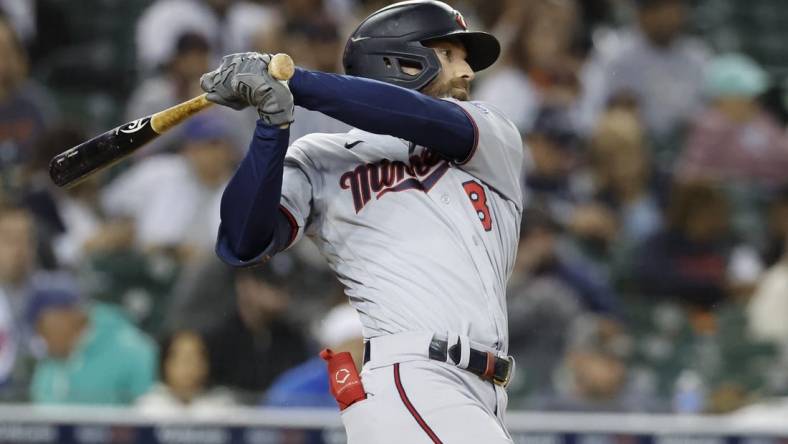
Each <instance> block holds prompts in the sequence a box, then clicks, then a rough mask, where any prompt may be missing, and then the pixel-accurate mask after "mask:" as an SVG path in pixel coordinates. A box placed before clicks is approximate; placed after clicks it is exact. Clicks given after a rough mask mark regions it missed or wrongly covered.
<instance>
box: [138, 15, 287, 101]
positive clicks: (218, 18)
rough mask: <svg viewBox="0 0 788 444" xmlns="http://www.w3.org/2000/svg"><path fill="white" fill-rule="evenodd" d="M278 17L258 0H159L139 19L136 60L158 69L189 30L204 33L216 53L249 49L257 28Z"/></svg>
mask: <svg viewBox="0 0 788 444" xmlns="http://www.w3.org/2000/svg"><path fill="white" fill-rule="evenodd" d="M275 20H276V14H275V11H274V10H273V9H271V8H269V7H266V6H263V5H261V4H260V3H259V2H250V1H240V0H239V1H236V0H159V1H156V2H154V3H153V4H151V5H150V6H149V7H148V9H146V10H145V12H143V14H142V16H141V17H140V19H139V21H138V22H137V31H136V43H137V60H138V61H139V62H140V64H141V65H142V68H143V72H145V73H151V72H153V71H155V70H156V69H157V68H158V67H160V66H161V65H163V64H166V63H167V61H168V60H171V58H172V56H173V52H174V50H175V46H176V41H177V40H178V38H179V36H181V35H183V34H184V33H187V32H192V33H198V34H200V35H202V36H203V38H204V39H205V40H206V41H208V42H210V44H211V47H212V48H213V52H214V53H215V54H217V53H218V54H230V53H234V52H243V51H249V50H250V49H251V36H252V35H253V34H254V32H255V31H256V30H257V29H258V28H267V27H270V26H271V24H272V22H274V21H275ZM137 117H139V116H137Z"/></svg>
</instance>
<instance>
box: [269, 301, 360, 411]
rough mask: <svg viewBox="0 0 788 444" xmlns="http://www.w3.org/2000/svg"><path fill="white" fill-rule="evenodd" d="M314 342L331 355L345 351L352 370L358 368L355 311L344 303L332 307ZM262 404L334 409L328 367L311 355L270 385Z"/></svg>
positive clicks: (358, 355) (357, 326)
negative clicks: (331, 351)
mask: <svg viewBox="0 0 788 444" xmlns="http://www.w3.org/2000/svg"><path fill="white" fill-rule="evenodd" d="M315 339H317V341H318V342H319V343H320V344H322V346H323V347H326V348H330V349H331V350H333V351H334V352H345V351H346V352H349V353H350V354H351V356H353V360H354V361H355V363H356V367H358V368H359V369H360V368H361V364H362V362H361V359H362V357H363V356H362V355H363V353H364V336H363V335H362V333H361V321H360V320H359V318H358V314H357V313H356V310H355V309H354V308H353V307H351V306H350V305H349V304H348V303H347V302H342V303H340V304H339V305H336V306H334V308H332V309H331V310H330V311H329V312H328V313H326V315H325V317H324V318H323V319H322V320H321V322H320V327H319V328H318V329H317V334H316V335H315ZM263 405H265V406H271V407H323V408H335V407H336V400H335V399H334V397H333V396H331V393H330V392H329V386H328V367H327V364H326V362H325V361H324V360H323V359H322V358H321V357H320V356H315V357H313V358H311V359H309V360H308V361H306V362H304V363H301V364H299V365H298V366H297V367H294V368H292V369H290V370H287V371H286V372H284V373H283V374H282V375H281V376H279V377H278V378H276V380H275V381H274V382H273V383H272V384H271V387H270V388H269V389H268V391H267V393H266V395H265V398H264V400H263Z"/></svg>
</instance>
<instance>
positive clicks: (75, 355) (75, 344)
mask: <svg viewBox="0 0 788 444" xmlns="http://www.w3.org/2000/svg"><path fill="white" fill-rule="evenodd" d="M27 314H28V319H29V321H30V323H31V324H33V325H35V328H36V332H37V333H38V335H39V336H40V337H41V339H42V340H43V342H44V344H45V345H46V357H45V358H43V359H42V360H40V361H39V362H38V363H37V364H36V367H35V370H34V373H33V379H32V383H31V385H30V397H31V400H32V401H33V402H34V403H37V404H115V405H128V404H130V403H132V402H133V401H134V400H135V399H136V398H137V397H138V396H140V395H142V394H143V393H145V392H147V391H148V389H149V388H150V387H151V385H152V384H153V382H154V380H155V374H156V346H155V345H154V343H153V341H152V340H151V339H150V338H148V337H147V336H146V335H145V334H144V333H142V332H141V331H140V330H138V329H137V328H136V327H135V326H134V325H133V324H132V323H131V322H130V321H129V320H128V319H126V317H125V316H124V315H123V314H122V313H121V312H120V311H119V310H118V309H117V308H114V307H112V306H109V305H102V304H96V305H93V306H89V305H87V304H85V303H84V302H83V301H82V300H81V298H80V296H79V294H78V293H77V291H76V290H75V289H73V288H65V287H64V288H41V289H37V290H35V291H34V292H33V293H32V295H31V300H30V305H29V308H28V313H27Z"/></svg>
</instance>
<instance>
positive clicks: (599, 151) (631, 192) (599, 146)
mask: <svg viewBox="0 0 788 444" xmlns="http://www.w3.org/2000/svg"><path fill="white" fill-rule="evenodd" d="M589 157H590V169H591V175H592V177H593V182H594V195H595V199H596V200H597V201H599V202H601V203H603V204H604V205H606V206H607V207H609V208H610V209H611V210H612V211H614V212H615V213H616V214H617V219H618V220H619V229H620V233H618V236H617V238H618V239H617V241H624V242H626V243H628V244H631V243H639V242H641V241H643V240H645V238H647V237H648V236H650V235H651V234H653V233H654V232H655V231H656V230H658V229H659V228H660V225H661V221H662V215H661V212H660V208H659V206H658V204H657V199H656V197H655V196H654V195H653V194H652V193H651V190H650V189H649V183H650V179H651V178H650V168H649V156H648V152H647V147H646V142H645V134H644V131H643V128H642V125H641V123H640V121H639V119H638V117H637V115H636V114H635V113H634V112H632V111H631V110H627V109H624V108H616V109H611V110H609V111H607V112H606V113H605V114H603V115H602V117H601V118H600V120H599V122H598V124H597V126H596V128H595V129H594V133H593V135H592V137H591V143H590V144H589Z"/></svg>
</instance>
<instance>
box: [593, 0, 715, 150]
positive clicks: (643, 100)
mask: <svg viewBox="0 0 788 444" xmlns="http://www.w3.org/2000/svg"><path fill="white" fill-rule="evenodd" d="M635 3H636V4H637V24H638V26H637V27H636V29H633V30H629V31H623V32H621V33H620V34H617V35H614V36H611V38H610V39H607V40H603V41H602V42H601V43H600V44H598V45H597V47H596V51H595V54H594V55H593V56H592V58H591V60H590V62H589V65H588V67H587V69H586V71H585V72H584V75H583V90H584V92H585V95H584V98H583V104H582V108H583V111H582V125H583V127H585V128H588V129H590V128H593V126H594V124H595V122H596V120H597V118H598V116H599V114H600V113H601V112H602V110H604V109H605V108H606V107H607V105H608V104H609V103H610V102H611V101H614V100H616V99H617V97H621V96H631V97H633V98H634V99H635V100H636V103H637V105H638V108H639V109H640V113H641V116H642V118H643V121H644V123H645V125H646V128H647V130H648V134H649V136H650V137H653V138H656V139H670V138H672V137H673V136H674V135H675V133H676V132H678V131H680V130H681V129H682V127H683V126H684V125H685V123H686V120H687V119H688V118H689V117H691V116H692V114H693V113H694V112H695V111H697V110H698V108H699V107H700V105H701V104H702V103H703V101H702V99H703V82H704V69H705V67H706V60H707V50H706V48H705V46H704V45H703V44H702V43H700V42H699V41H696V40H694V39H691V38H689V37H687V36H686V35H684V33H683V30H684V25H685V21H686V19H687V14H688V5H687V2H686V0H636V1H635Z"/></svg>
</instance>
